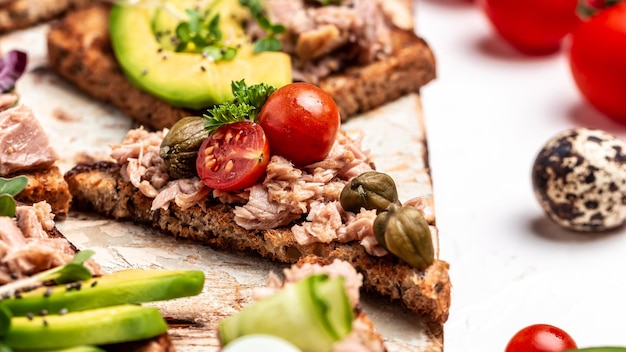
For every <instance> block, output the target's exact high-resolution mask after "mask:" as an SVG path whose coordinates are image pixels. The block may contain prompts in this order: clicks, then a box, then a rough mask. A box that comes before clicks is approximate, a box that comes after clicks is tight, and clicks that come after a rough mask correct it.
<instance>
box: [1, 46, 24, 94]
mask: <svg viewBox="0 0 626 352" xmlns="http://www.w3.org/2000/svg"><path fill="white" fill-rule="evenodd" d="M27 63H28V55H27V54H26V53H25V52H23V51H19V50H12V51H9V52H8V53H6V54H4V55H3V56H2V57H0V92H2V93H5V92H8V91H10V90H12V89H13V88H14V87H15V84H16V83H17V80H18V79H19V78H20V77H21V76H22V74H24V71H26V64H27Z"/></svg>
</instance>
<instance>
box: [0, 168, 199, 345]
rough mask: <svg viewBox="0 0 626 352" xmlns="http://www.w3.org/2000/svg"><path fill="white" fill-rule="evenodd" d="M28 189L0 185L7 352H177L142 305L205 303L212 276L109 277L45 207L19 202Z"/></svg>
mask: <svg viewBox="0 0 626 352" xmlns="http://www.w3.org/2000/svg"><path fill="white" fill-rule="evenodd" d="M27 182H28V179H27V177H26V176H17V177H14V178H10V179H6V178H0V349H1V350H2V351H16V352H17V351H52V350H54V351H60V350H63V351H65V350H66V349H67V350H68V351H70V350H71V351H75V350H76V351H92V352H102V351H152V352H161V351H162V352H165V351H174V350H175V349H174V347H173V344H172V340H171V338H170V336H169V334H168V324H167V322H166V320H165V319H164V317H163V316H162V315H161V312H160V311H159V310H158V309H157V308H155V307H144V306H141V304H142V303H147V302H153V301H163V300H170V299H174V298H179V297H184V296H193V295H197V294H198V293H199V292H200V291H201V290H202V288H203V286H204V274H203V273H202V272H201V271H194V270H139V269H128V270H124V271H118V272H115V273H110V274H106V273H104V272H103V271H102V270H101V268H100V266H99V265H98V264H97V263H96V262H95V261H94V260H93V259H91V256H92V255H93V254H94V253H93V252H92V251H89V250H83V251H80V252H79V251H78V250H77V248H76V247H75V246H74V245H73V244H72V243H70V242H69V241H68V240H67V239H66V238H65V237H64V236H63V235H62V233H61V232H60V231H59V230H58V229H57V227H56V224H55V222H54V214H53V213H52V211H51V206H50V205H49V204H48V203H47V202H46V201H45V200H42V201H39V202H37V203H34V204H24V203H22V202H19V201H15V198H14V197H15V196H17V195H19V193H20V192H22V190H23V189H24V187H25V186H26V184H27Z"/></svg>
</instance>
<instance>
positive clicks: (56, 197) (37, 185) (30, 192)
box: [7, 165, 72, 217]
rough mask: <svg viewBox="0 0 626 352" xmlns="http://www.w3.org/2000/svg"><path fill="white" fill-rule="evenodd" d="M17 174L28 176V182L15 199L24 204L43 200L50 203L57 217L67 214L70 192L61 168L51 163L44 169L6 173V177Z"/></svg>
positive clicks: (70, 197)
mask: <svg viewBox="0 0 626 352" xmlns="http://www.w3.org/2000/svg"><path fill="white" fill-rule="evenodd" d="M19 175H24V176H26V177H28V183H27V184H26V188H24V190H23V191H21V192H20V193H18V194H17V195H16V196H15V200H17V201H19V202H22V203H25V204H33V203H37V202H40V201H44V200H45V201H46V202H48V203H49V204H50V206H51V207H52V212H53V213H54V214H55V215H56V216H57V217H65V216H66V215H67V212H68V211H69V207H70V201H71V199H72V194H71V193H70V189H69V187H68V185H67V182H65V179H64V178H63V174H62V173H61V170H60V169H59V168H58V167H57V166H56V165H52V166H51V167H50V168H47V169H44V170H35V171H28V172H16V173H14V174H11V175H8V176H7V178H11V177H15V176H19Z"/></svg>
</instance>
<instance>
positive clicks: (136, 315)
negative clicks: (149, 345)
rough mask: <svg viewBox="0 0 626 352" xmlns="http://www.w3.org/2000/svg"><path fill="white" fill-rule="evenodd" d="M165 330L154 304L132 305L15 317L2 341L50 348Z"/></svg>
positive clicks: (132, 338) (108, 341) (138, 336)
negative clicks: (60, 313)
mask: <svg viewBox="0 0 626 352" xmlns="http://www.w3.org/2000/svg"><path fill="white" fill-rule="evenodd" d="M166 331H167V323H166V322H165V320H164V319H163V317H162V316H161V313H160V312H159V310H158V309H157V308H155V307H142V306H137V305H132V304H125V305H119V306H114V307H105V308H98V309H92V310H86V311H82V312H73V313H68V314H64V315H46V316H37V317H32V318H30V319H29V318H27V317H14V318H13V320H12V321H11V327H10V328H9V331H8V332H7V333H6V335H5V336H4V337H3V338H2V342H3V343H4V344H5V345H7V346H9V347H10V348H13V349H15V350H27V351H37V350H50V349H61V348H68V347H73V346H77V345H104V344H111V343H119V342H127V341H135V340H141V339H147V338H151V337H154V336H157V335H160V334H162V333H164V332H166Z"/></svg>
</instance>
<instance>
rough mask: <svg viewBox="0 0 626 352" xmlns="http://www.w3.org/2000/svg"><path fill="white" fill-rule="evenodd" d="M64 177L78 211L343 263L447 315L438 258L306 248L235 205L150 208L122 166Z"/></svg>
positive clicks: (224, 243)
mask: <svg viewBox="0 0 626 352" xmlns="http://www.w3.org/2000/svg"><path fill="white" fill-rule="evenodd" d="M65 177H66V180H67V182H68V184H69V186H70V192H71V193H72V196H73V198H72V206H73V207H76V208H77V209H84V210H92V211H96V212H98V213H100V214H102V215H105V216H110V217H114V218H116V219H120V220H132V221H134V222H138V223H144V224H148V225H152V226H155V227H157V228H160V229H162V230H164V231H167V232H169V233H171V234H172V235H174V236H176V237H180V238H186V239H193V240H196V241H199V242H201V243H204V244H207V245H209V246H211V247H213V248H216V249H225V250H235V251H245V252H252V253H256V254H258V255H261V256H263V257H265V258H267V259H271V260H275V261H280V262H284V263H295V262H297V261H298V260H299V259H300V258H301V257H303V256H307V255H314V256H319V257H322V258H327V259H341V260H344V261H347V262H350V263H351V264H352V265H354V267H355V268H356V269H357V270H358V271H359V272H361V273H362V274H363V275H364V288H365V289H366V290H368V291H373V292H377V293H379V294H381V295H384V296H387V297H389V298H390V299H391V300H399V301H401V302H402V303H403V304H404V305H405V306H406V307H407V308H408V309H410V310H412V311H414V312H415V313H417V314H419V315H423V316H426V317H427V318H428V319H429V320H431V321H433V322H437V323H440V324H442V323H443V322H445V321H446V319H447V317H448V309H449V304H450V279H449V276H448V263H446V262H444V261H441V260H435V262H434V263H433V264H432V265H430V266H429V267H428V268H426V269H425V270H423V271H422V270H417V269H415V268H412V267H410V266H409V265H407V264H406V263H405V262H403V261H401V260H398V259H397V258H396V257H394V256H390V255H388V256H384V257H375V256H371V255H369V254H367V253H366V251H365V250H364V248H363V246H361V245H359V244H358V242H356V243H355V242H349V243H339V242H331V243H329V244H323V243H319V242H318V243H313V244H307V245H301V244H298V243H297V242H296V240H295V238H294V235H293V233H292V232H291V230H290V229H289V228H287V227H283V228H277V229H270V230H255V231H248V230H246V229H244V228H242V227H240V226H238V225H237V224H236V223H235V221H234V213H233V207H231V206H229V205H225V204H218V203H211V202H208V201H207V203H206V204H203V205H202V207H200V206H194V207H192V208H189V209H186V210H183V209H181V208H180V207H178V206H177V205H175V204H171V205H170V207H169V208H168V209H167V210H163V209H159V210H151V206H152V199H151V198H148V197H146V196H144V195H143V194H141V193H140V192H138V191H137V189H136V188H135V187H134V186H132V185H131V184H130V183H127V182H125V181H124V180H123V179H122V176H121V174H120V168H119V166H118V164H115V163H111V162H99V163H95V164H83V165H77V166H76V167H75V168H73V169H71V170H70V171H68V172H67V173H66V174H65ZM203 208H204V209H203Z"/></svg>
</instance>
